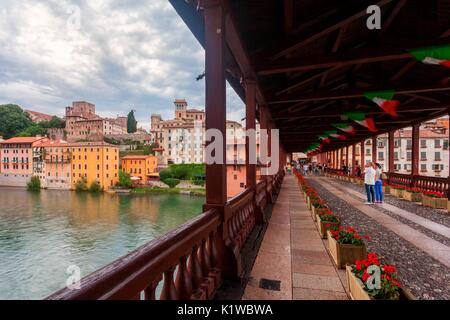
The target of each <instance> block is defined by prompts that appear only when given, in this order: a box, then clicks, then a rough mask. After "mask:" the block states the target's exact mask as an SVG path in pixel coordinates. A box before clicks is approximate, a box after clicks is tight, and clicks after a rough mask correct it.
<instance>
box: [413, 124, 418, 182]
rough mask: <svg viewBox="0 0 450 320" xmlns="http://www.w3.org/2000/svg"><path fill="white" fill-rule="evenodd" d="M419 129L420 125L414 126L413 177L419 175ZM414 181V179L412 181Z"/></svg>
mask: <svg viewBox="0 0 450 320" xmlns="http://www.w3.org/2000/svg"><path fill="white" fill-rule="evenodd" d="M419 129H420V124H414V125H413V126H412V152H411V156H412V157H411V175H412V176H418V175H419ZM412 180H414V179H412Z"/></svg>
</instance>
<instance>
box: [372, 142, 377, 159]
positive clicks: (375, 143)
mask: <svg viewBox="0 0 450 320" xmlns="http://www.w3.org/2000/svg"><path fill="white" fill-rule="evenodd" d="M377 156H378V155H377V136H373V137H372V162H373V163H375V162H377Z"/></svg>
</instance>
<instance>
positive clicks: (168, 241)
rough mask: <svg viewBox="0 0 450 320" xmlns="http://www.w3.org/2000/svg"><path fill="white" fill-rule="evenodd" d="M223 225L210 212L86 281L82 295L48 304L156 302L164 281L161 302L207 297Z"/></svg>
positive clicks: (62, 295) (69, 294)
mask: <svg viewBox="0 0 450 320" xmlns="http://www.w3.org/2000/svg"><path fill="white" fill-rule="evenodd" d="M220 225H221V218H220V215H219V213H218V212H217V211H216V210H208V211H206V212H205V213H203V214H201V215H200V216H198V217H196V218H194V219H192V220H190V221H188V222H186V223H185V224H183V225H181V226H179V227H178V228H176V229H174V230H172V231H170V232H168V233H167V234H165V235H163V236H161V237H159V238H157V239H154V240H153V241H150V242H149V243H147V244H144V245H143V246H141V247H139V248H138V249H136V250H134V251H132V252H130V253H129V254H127V255H125V256H123V257H122V258H119V259H117V260H116V261H114V262H112V263H110V264H108V265H106V266H105V267H103V268H101V269H99V270H97V271H95V272H93V273H91V274H90V275H88V276H86V277H85V278H83V279H82V280H81V288H80V289H79V290H71V289H69V288H64V289H61V290H59V291H58V292H56V293H54V294H52V295H50V296H49V297H48V298H47V299H51V300H54V299H63V300H67V299H70V300H72V299H83V300H89V299H100V300H103V299H138V300H139V299H141V296H142V298H143V299H145V300H153V299H156V292H155V291H156V287H157V285H158V283H159V282H160V281H161V279H163V281H164V283H163V289H162V292H161V297H160V298H162V299H190V298H193V297H196V296H201V295H204V294H207V292H206V293H205V292H201V291H202V287H203V288H204V287H205V283H206V282H208V281H211V279H208V277H210V274H214V273H217V272H220V270H219V269H218V267H219V266H218V265H217V257H215V254H216V252H217V248H216V240H217V239H216V237H217V230H218V228H219V226H220ZM177 267H178V270H177V278H176V279H174V273H175V272H174V271H175V268H177ZM211 278H214V277H211ZM216 278H217V277H216ZM217 282H218V281H217ZM218 284H219V283H217V284H215V286H216V285H218ZM211 293H212V292H211Z"/></svg>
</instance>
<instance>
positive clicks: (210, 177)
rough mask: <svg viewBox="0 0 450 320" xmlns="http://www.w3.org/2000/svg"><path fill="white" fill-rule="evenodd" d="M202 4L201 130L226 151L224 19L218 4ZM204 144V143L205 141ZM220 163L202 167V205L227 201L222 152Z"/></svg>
mask: <svg viewBox="0 0 450 320" xmlns="http://www.w3.org/2000/svg"><path fill="white" fill-rule="evenodd" d="M204 5H205V13H204V17H205V74H206V76H205V79H206V93H205V99H206V103H205V114H206V115H205V118H206V120H205V127H206V130H208V129H217V130H219V131H220V132H221V133H222V138H221V139H222V141H223V148H226V114H227V110H226V91H225V90H226V87H225V61H224V55H225V19H224V12H223V11H224V8H223V4H222V1H204ZM207 144H208V142H207ZM223 151H224V152H223V161H222V163H221V164H210V165H206V204H207V205H209V206H211V205H212V206H216V205H219V206H223V205H225V203H226V202H227V168H226V161H225V160H226V152H225V150H223Z"/></svg>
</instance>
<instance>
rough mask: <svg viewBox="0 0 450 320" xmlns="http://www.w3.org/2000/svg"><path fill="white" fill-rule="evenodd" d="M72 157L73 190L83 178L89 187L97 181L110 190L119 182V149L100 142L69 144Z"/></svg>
mask: <svg viewBox="0 0 450 320" xmlns="http://www.w3.org/2000/svg"><path fill="white" fill-rule="evenodd" d="M69 146H70V152H71V156H72V161H71V164H72V188H75V184H76V183H77V182H78V181H79V180H80V179H82V178H83V177H84V178H86V180H87V185H88V187H89V186H90V185H91V184H92V183H93V182H94V181H97V182H99V183H100V185H101V186H102V187H103V188H104V189H105V190H107V189H109V188H111V187H113V186H114V185H116V184H117V182H118V181H119V148H118V147H117V146H115V145H112V144H109V143H106V142H103V141H98V142H78V143H72V144H69Z"/></svg>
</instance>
